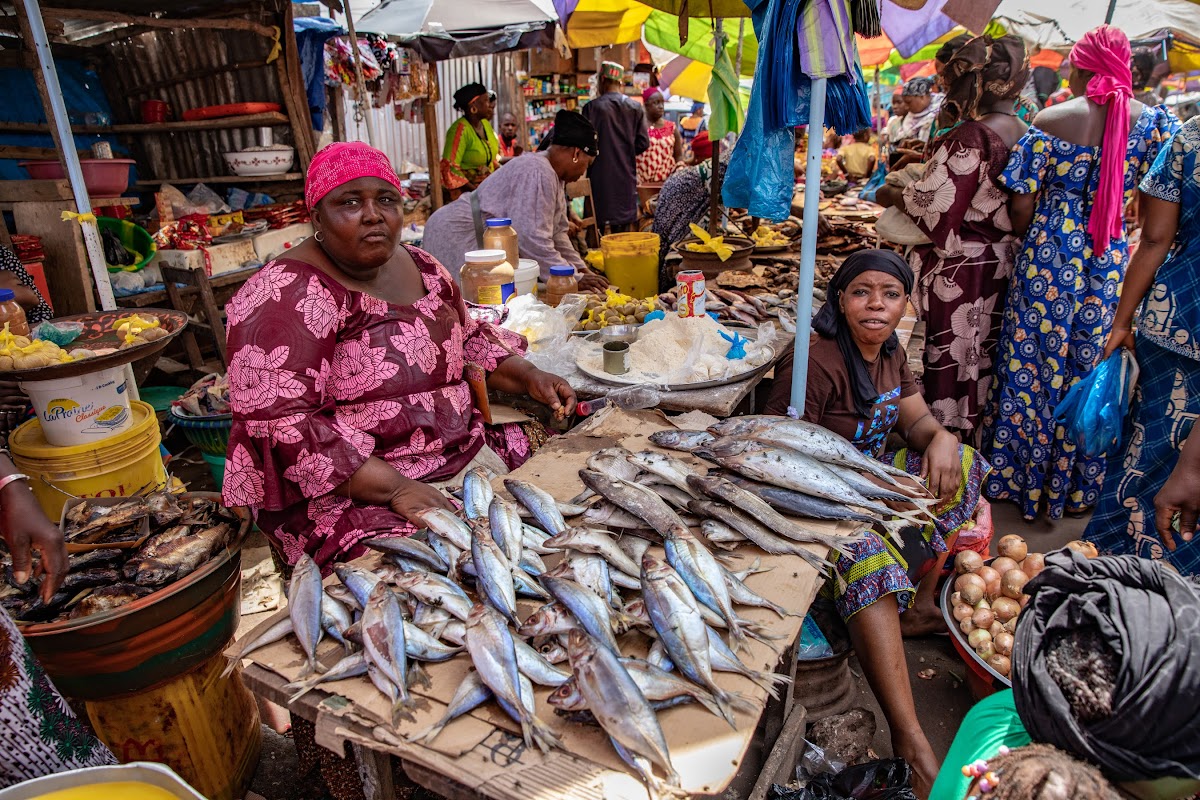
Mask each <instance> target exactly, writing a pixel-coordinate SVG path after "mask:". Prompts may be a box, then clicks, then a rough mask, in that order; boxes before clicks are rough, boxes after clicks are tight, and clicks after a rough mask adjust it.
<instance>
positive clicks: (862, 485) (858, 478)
mask: <svg viewBox="0 0 1200 800" xmlns="http://www.w3.org/2000/svg"><path fill="white" fill-rule="evenodd" d="M829 471H830V472H832V473H833V474H834V475H837V476H838V477H839V478H841V479H842V480H844V481H845V482H846V483H848V484H850V485H851V486H853V487H854V490H855V491H856V492H858V493H859V494H861V495H862V496H863V497H865V498H867V499H868V500H883V501H886V502H889V503H911V504H913V505H915V506H916V507H917V508H918V509H921V510H922V511H928V510H929V509H931V508H932V507H933V506H935V505H936V504H937V503H938V501H937V500H936V499H933V500H930V499H925V498H920V497H913V496H912V495H908V494H904V493H902V492H895V491H892V490H891V489H885V488H884V487H882V486H880V485H879V484H877V483H873V482H872V481H871V480H870V479H869V478H864V477H863V476H862V475H860V474H859V473H857V472H855V471H854V470H853V469H850V468H849V467H843V466H841V465H839V464H832V465H830V466H829ZM892 513H893V514H897V515H899V514H898V512H896V511H893V512H892Z"/></svg>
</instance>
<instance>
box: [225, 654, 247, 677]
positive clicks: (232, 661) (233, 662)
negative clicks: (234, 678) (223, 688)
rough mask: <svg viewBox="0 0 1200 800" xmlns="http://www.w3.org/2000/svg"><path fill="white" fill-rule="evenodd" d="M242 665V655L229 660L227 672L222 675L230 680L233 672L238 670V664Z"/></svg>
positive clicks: (226, 666)
mask: <svg viewBox="0 0 1200 800" xmlns="http://www.w3.org/2000/svg"><path fill="white" fill-rule="evenodd" d="M240 663H242V657H241V655H237V656H235V657H233V658H231V659H229V663H228V664H226V665H225V671H224V672H222V673H221V677H222V678H228V677H229V676H230V675H232V674H233V671H234V670H235V669H237V668H238V664H240Z"/></svg>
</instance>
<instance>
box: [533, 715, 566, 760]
mask: <svg viewBox="0 0 1200 800" xmlns="http://www.w3.org/2000/svg"><path fill="white" fill-rule="evenodd" d="M529 727H530V734H531V735H532V736H533V743H534V744H535V745H537V747H538V749H539V750H541V751H542V753H543V754H544V753H549V752H550V748H552V747H557V748H559V749H560V750H561V749H563V743H562V740H561V739H559V738H558V734H556V733H555V732H554V731H553V730H552V729H551V728H550V726H549V725H547V724H546V723H544V722H542V721H541V720H540V719H538V718H537V717H533V718H532V719H531V721H530V723H529Z"/></svg>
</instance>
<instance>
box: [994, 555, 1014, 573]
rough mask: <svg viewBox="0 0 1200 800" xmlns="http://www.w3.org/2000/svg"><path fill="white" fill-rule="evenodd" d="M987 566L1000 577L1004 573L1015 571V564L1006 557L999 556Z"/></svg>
mask: <svg viewBox="0 0 1200 800" xmlns="http://www.w3.org/2000/svg"><path fill="white" fill-rule="evenodd" d="M988 566H990V567H991V568H992V569H994V570H996V572H999V573H1000V574H1001V575H1003V574H1004V573H1006V572H1008V571H1009V570H1010V569H1017V562H1016V561H1013V560H1012V559H1011V558H1009V557H1008V556H999V557H997V558H993V559H992V563H991V564H989V565H988Z"/></svg>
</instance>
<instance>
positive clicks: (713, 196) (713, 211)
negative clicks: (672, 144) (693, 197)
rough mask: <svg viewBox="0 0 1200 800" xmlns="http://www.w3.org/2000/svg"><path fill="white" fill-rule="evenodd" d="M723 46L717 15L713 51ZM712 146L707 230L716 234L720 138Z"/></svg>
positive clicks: (718, 225) (721, 24) (722, 27)
mask: <svg viewBox="0 0 1200 800" xmlns="http://www.w3.org/2000/svg"><path fill="white" fill-rule="evenodd" d="M724 46H725V20H723V19H721V18H720V17H717V18H716V19H715V20H713V52H714V53H720V52H721V48H723V47H724ZM709 99H710V100H711V99H712V98H711V97H710V98H709ZM709 135H710V136H711V135H712V131H709ZM712 146H713V151H712V178H711V183H710V185H709V187H708V232H709V233H710V234H712V235H713V236H716V235H717V234H718V233H719V232H720V230H721V177H722V175H721V140H720V139H714V140H713V143H712Z"/></svg>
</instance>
